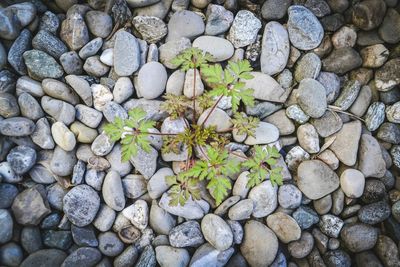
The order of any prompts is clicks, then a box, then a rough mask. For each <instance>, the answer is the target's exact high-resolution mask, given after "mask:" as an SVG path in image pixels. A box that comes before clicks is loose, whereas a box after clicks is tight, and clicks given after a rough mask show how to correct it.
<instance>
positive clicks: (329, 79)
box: [317, 71, 340, 104]
mask: <svg viewBox="0 0 400 267" xmlns="http://www.w3.org/2000/svg"><path fill="white" fill-rule="evenodd" d="M317 81H319V82H320V83H321V84H322V86H324V88H325V90H326V101H327V102H328V104H330V103H332V102H333V101H335V99H336V98H337V96H338V95H339V92H340V79H339V76H337V75H336V74H335V73H333V72H325V71H321V72H320V73H319V75H318V77H317Z"/></svg>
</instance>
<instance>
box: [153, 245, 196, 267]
mask: <svg viewBox="0 0 400 267" xmlns="http://www.w3.org/2000/svg"><path fill="white" fill-rule="evenodd" d="M155 251H156V259H157V262H158V263H159V264H160V266H163V267H174V266H178V267H184V266H187V265H188V264H189V261H190V255H189V252H188V251H187V250H186V249H182V248H174V247H170V246H157V247H156V249H155Z"/></svg>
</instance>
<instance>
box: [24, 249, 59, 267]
mask: <svg viewBox="0 0 400 267" xmlns="http://www.w3.org/2000/svg"><path fill="white" fill-rule="evenodd" d="M66 257H67V254H66V253H65V252H64V251H62V250H59V249H42V250H38V251H36V252H34V253H32V254H30V255H29V256H28V257H27V258H25V260H24V261H23V262H22V263H21V265H20V266H21V267H35V266H38V265H39V266H43V267H52V266H55V265H56V266H61V264H62V263H63V261H64V260H65V258H66Z"/></svg>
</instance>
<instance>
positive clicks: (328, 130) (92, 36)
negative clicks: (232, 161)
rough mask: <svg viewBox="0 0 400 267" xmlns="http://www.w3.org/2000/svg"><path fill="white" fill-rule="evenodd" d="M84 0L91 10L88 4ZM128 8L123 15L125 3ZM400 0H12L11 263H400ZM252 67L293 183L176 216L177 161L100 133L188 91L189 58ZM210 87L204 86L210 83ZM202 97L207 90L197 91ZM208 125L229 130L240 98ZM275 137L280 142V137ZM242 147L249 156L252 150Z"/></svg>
mask: <svg viewBox="0 0 400 267" xmlns="http://www.w3.org/2000/svg"><path fill="white" fill-rule="evenodd" d="M78 2H79V3H78ZM114 2H115V3H114ZM399 13H400V1H397V0H361V1H350V0H294V1H291V0H266V1H262V0H214V1H211V0H191V1H190V0H161V1H160V0H126V2H125V0H115V1H109V0H86V1H78V0H55V1H47V0H31V1H28V0H25V2H24V1H19V0H15V1H13V0H3V1H1V2H0V266H24V267H27V266H35V267H37V266H48V267H54V266H82V267H86V266H142V267H144V266H146V267H147V266H168V267H175V266H196V267H199V266H200V267H202V266H207V267H214V266H231V267H238V266H255V267H258V266H291V267H294V266H328V267H331V266H340V267H343V266H360V267H361V266H363V267H364V266H400V259H399V241H400V191H399V190H400V176H399V168H400V126H399V123H400V90H399V84H400V44H399V41H400V14H399ZM192 46H193V47H198V48H200V49H202V50H204V51H207V52H209V53H211V54H212V55H213V57H214V61H215V62H217V63H222V64H225V62H226V61H227V60H228V59H231V60H240V59H248V60H249V61H250V63H251V65H252V66H253V68H254V72H253V73H252V74H253V76H254V78H253V79H252V80H249V81H248V82H246V85H247V86H248V87H250V88H252V89H254V97H255V98H256V105H255V106H254V107H250V106H247V107H242V108H243V111H245V112H246V113H247V114H248V115H251V116H255V117H258V118H259V119H260V120H261V123H260V126H259V128H257V134H256V136H255V138H253V139H254V140H253V144H260V145H267V144H273V145H276V146H277V147H278V148H279V149H280V154H281V155H282V156H281V158H280V160H279V165H280V166H281V167H282V168H283V172H282V174H283V180H284V183H283V185H281V186H276V185H275V186H273V185H272V184H271V182H270V181H269V180H266V181H264V182H262V183H261V184H259V185H257V186H255V187H254V188H252V189H250V190H249V189H248V188H246V187H245V186H244V185H245V184H246V182H247V174H248V172H247V171H245V170H244V171H243V172H242V173H240V174H239V175H237V176H235V177H231V178H232V179H231V182H232V190H231V192H230V195H229V196H228V197H227V199H226V200H225V201H224V202H223V203H222V204H221V205H219V206H216V204H215V202H214V200H213V199H212V198H210V197H209V194H208V192H207V191H206V189H205V188H203V189H202V190H203V194H202V196H203V199H201V200H196V201H193V200H192V201H190V202H187V203H186V204H185V205H184V206H176V207H172V206H170V205H169V204H168V198H169V196H168V195H167V191H168V185H167V184H166V181H165V177H166V176H168V175H172V174H174V172H176V171H177V169H178V166H179V164H180V162H179V161H180V160H182V159H180V158H181V157H174V156H171V155H163V153H161V151H160V147H161V146H160V144H159V143H157V142H155V143H154V144H153V146H154V148H153V150H152V151H154V153H142V154H140V155H138V156H136V157H132V158H131V160H130V161H129V162H122V161H121V146H120V144H119V143H114V142H111V141H110V139H109V137H108V136H107V135H106V134H105V133H104V132H103V131H102V127H103V126H104V125H105V123H107V122H112V121H114V120H115V118H116V117H126V116H127V111H128V110H130V109H131V108H133V107H141V108H142V109H144V110H145V111H146V112H147V114H148V116H149V117H151V118H152V119H154V120H156V121H158V122H159V123H160V124H161V123H162V124H163V127H165V128H171V129H175V128H176V127H178V125H177V124H176V122H175V121H173V120H171V119H170V118H168V114H166V113H165V112H164V111H163V110H162V109H161V108H160V105H161V104H162V101H163V99H162V95H163V94H165V93H172V94H176V95H182V94H183V95H186V96H190V94H191V93H192V91H191V87H192V85H193V80H194V75H193V71H192V72H190V71H188V72H187V73H185V72H184V71H181V70H177V67H176V66H175V65H174V64H172V62H171V60H172V59H173V58H174V57H175V56H177V55H178V54H179V53H180V52H181V51H183V50H185V49H186V48H189V47H192ZM196 90H200V91H201V92H203V91H204V90H207V84H206V83H205V81H203V82H202V81H201V80H200V81H199V82H198V88H196ZM201 92H200V93H199V94H201ZM218 108H219V109H218V112H217V113H214V114H213V115H212V116H214V118H213V119H212V120H211V121H214V122H216V123H217V124H219V125H220V126H221V127H227V128H229V127H230V123H229V121H230V116H231V114H232V111H231V103H230V101H229V99H227V100H226V101H225V102H221V105H219V106H218ZM278 133H279V134H278ZM243 140H244V139H242V140H241V141H240V140H239V141H238V140H235V138H233V139H232V141H231V144H229V145H230V147H233V148H236V149H237V150H238V151H240V152H242V153H245V154H247V155H248V154H249V153H251V146H249V145H247V144H245V143H246V142H244V143H242V142H243Z"/></svg>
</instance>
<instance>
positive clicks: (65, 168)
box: [50, 146, 77, 176]
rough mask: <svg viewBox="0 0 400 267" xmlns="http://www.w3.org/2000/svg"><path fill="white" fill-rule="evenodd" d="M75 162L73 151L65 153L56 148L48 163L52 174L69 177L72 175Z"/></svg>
mask: <svg viewBox="0 0 400 267" xmlns="http://www.w3.org/2000/svg"><path fill="white" fill-rule="evenodd" d="M76 161H77V159H76V156H75V150H72V151H65V150H64V149H62V148H61V147H59V146H56V148H55V149H54V154H53V157H52V159H51V161H50V170H51V171H52V172H53V173H54V174H57V175H60V176H67V175H70V174H72V171H73V168H74V165H75V163H76Z"/></svg>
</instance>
